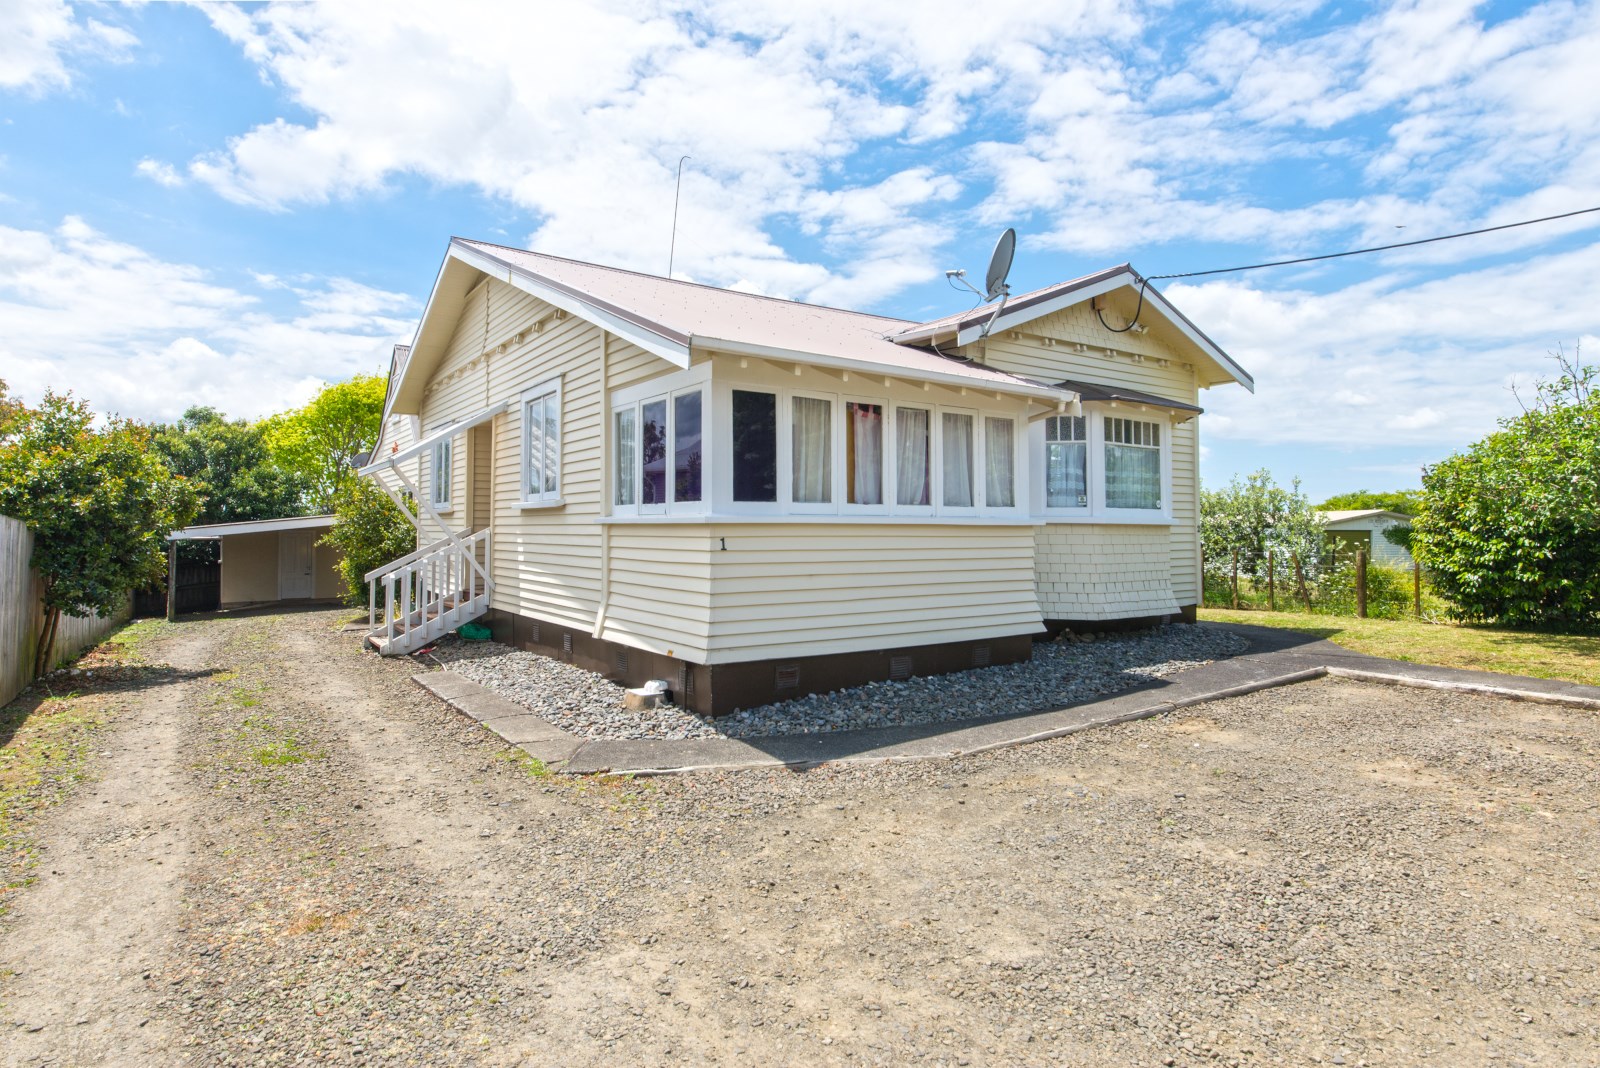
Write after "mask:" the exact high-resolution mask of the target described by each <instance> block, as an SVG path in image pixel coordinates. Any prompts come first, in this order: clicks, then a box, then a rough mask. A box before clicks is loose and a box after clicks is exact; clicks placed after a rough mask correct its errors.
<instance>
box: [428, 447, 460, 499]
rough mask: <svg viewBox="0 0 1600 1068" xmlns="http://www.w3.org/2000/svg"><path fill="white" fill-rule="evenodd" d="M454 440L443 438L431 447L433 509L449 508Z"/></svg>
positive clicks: (452, 479) (453, 478)
mask: <svg viewBox="0 0 1600 1068" xmlns="http://www.w3.org/2000/svg"><path fill="white" fill-rule="evenodd" d="M454 444H455V442H454V440H453V439H451V438H445V439H444V440H443V441H441V442H439V444H437V445H435V446H434V447H433V487H432V492H433V496H432V500H433V506H434V507H435V508H448V507H450V487H451V483H452V482H454V481H455V472H454V468H453V466H452V464H453V462H454V459H455V449H454V448H453V445H454Z"/></svg>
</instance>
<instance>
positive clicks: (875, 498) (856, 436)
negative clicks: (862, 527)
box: [845, 401, 883, 504]
mask: <svg viewBox="0 0 1600 1068" xmlns="http://www.w3.org/2000/svg"><path fill="white" fill-rule="evenodd" d="M845 407H846V409H847V412H848V415H849V418H850V444H851V447H852V448H853V450H854V452H853V454H852V455H851V457H850V459H851V462H852V464H853V465H854V470H852V471H851V472H850V503H851V504H882V503H883V407H882V406H881V405H877V404H857V403H856V402H854V401H851V402H850V403H849V404H847V405H846V406H845Z"/></svg>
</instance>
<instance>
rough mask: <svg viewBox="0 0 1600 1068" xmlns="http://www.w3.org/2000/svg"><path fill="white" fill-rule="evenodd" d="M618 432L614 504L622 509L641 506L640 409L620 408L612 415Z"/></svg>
mask: <svg viewBox="0 0 1600 1068" xmlns="http://www.w3.org/2000/svg"><path fill="white" fill-rule="evenodd" d="M612 423H613V426H614V428H615V430H616V450H617V458H616V471H615V477H616V493H615V496H614V502H613V503H615V504H616V505H617V506H618V507H621V508H634V507H637V506H638V504H639V409H638V408H637V407H632V408H618V409H617V410H616V411H614V412H613V413H612Z"/></svg>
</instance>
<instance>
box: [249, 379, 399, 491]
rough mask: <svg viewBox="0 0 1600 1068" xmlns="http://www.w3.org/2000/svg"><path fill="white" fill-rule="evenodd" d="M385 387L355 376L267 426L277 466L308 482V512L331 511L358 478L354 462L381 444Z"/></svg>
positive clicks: (381, 382)
mask: <svg viewBox="0 0 1600 1068" xmlns="http://www.w3.org/2000/svg"><path fill="white" fill-rule="evenodd" d="M387 388H388V383H387V382H386V381H385V379H384V378H383V376H382V375H357V376H355V377H354V378H352V379H350V380H349V381H348V382H336V383H334V384H333V385H331V386H327V387H324V388H323V390H322V392H321V393H318V394H317V395H316V396H315V397H313V398H312V399H311V403H310V404H307V405H306V406H305V407H304V408H299V409H296V410H295V411H292V412H288V413H286V414H284V415H280V416H277V417H276V418H274V419H271V420H268V421H267V427H266V443H267V448H268V449H269V450H270V451H271V453H272V458H273V460H274V461H275V462H276V463H277V464H278V466H279V467H281V468H283V469H284V470H285V471H288V472H289V473H291V474H292V475H294V476H296V477H298V478H300V479H302V480H303V481H304V483H305V486H306V501H305V503H306V505H307V507H309V508H311V509H313V510H314V511H317V512H330V511H332V510H333V507H334V502H335V501H337V500H338V498H339V495H340V491H341V490H343V489H344V487H345V484H346V483H347V482H349V481H350V480H351V478H353V477H354V476H355V469H354V467H353V466H352V464H351V461H353V460H354V459H355V458H356V457H357V456H359V455H361V454H362V453H365V452H369V451H371V449H372V446H373V445H374V443H376V442H377V440H378V426H379V423H380V422H381V421H382V419H383V398H384V392H385V391H386V389H387Z"/></svg>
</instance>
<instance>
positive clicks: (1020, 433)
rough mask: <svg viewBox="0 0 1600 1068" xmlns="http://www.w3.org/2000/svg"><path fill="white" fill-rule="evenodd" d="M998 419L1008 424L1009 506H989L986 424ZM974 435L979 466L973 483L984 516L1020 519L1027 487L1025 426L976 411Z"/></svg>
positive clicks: (1006, 417)
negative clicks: (975, 485)
mask: <svg viewBox="0 0 1600 1068" xmlns="http://www.w3.org/2000/svg"><path fill="white" fill-rule="evenodd" d="M991 419H999V420H1004V421H1006V422H1008V423H1010V424H1011V503H1010V504H1009V505H1000V504H990V503H989V420H991ZM977 435H978V439H979V449H980V452H981V455H982V457H983V466H982V467H980V468H979V469H978V470H977V472H976V473H975V474H974V476H973V477H974V478H975V479H977V487H978V492H979V495H980V496H981V498H982V500H983V510H984V512H985V513H986V514H990V515H1000V516H1014V515H1023V514H1024V513H1025V511H1026V507H1027V497H1028V486H1027V480H1026V477H1025V476H1026V472H1027V470H1028V453H1027V441H1026V439H1027V436H1028V432H1027V426H1026V424H1024V423H1023V421H1022V420H1021V419H1020V418H1019V417H1017V416H1015V415H1011V414H1009V413H1006V412H995V411H985V410H983V409H979V411H978V428H977Z"/></svg>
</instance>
